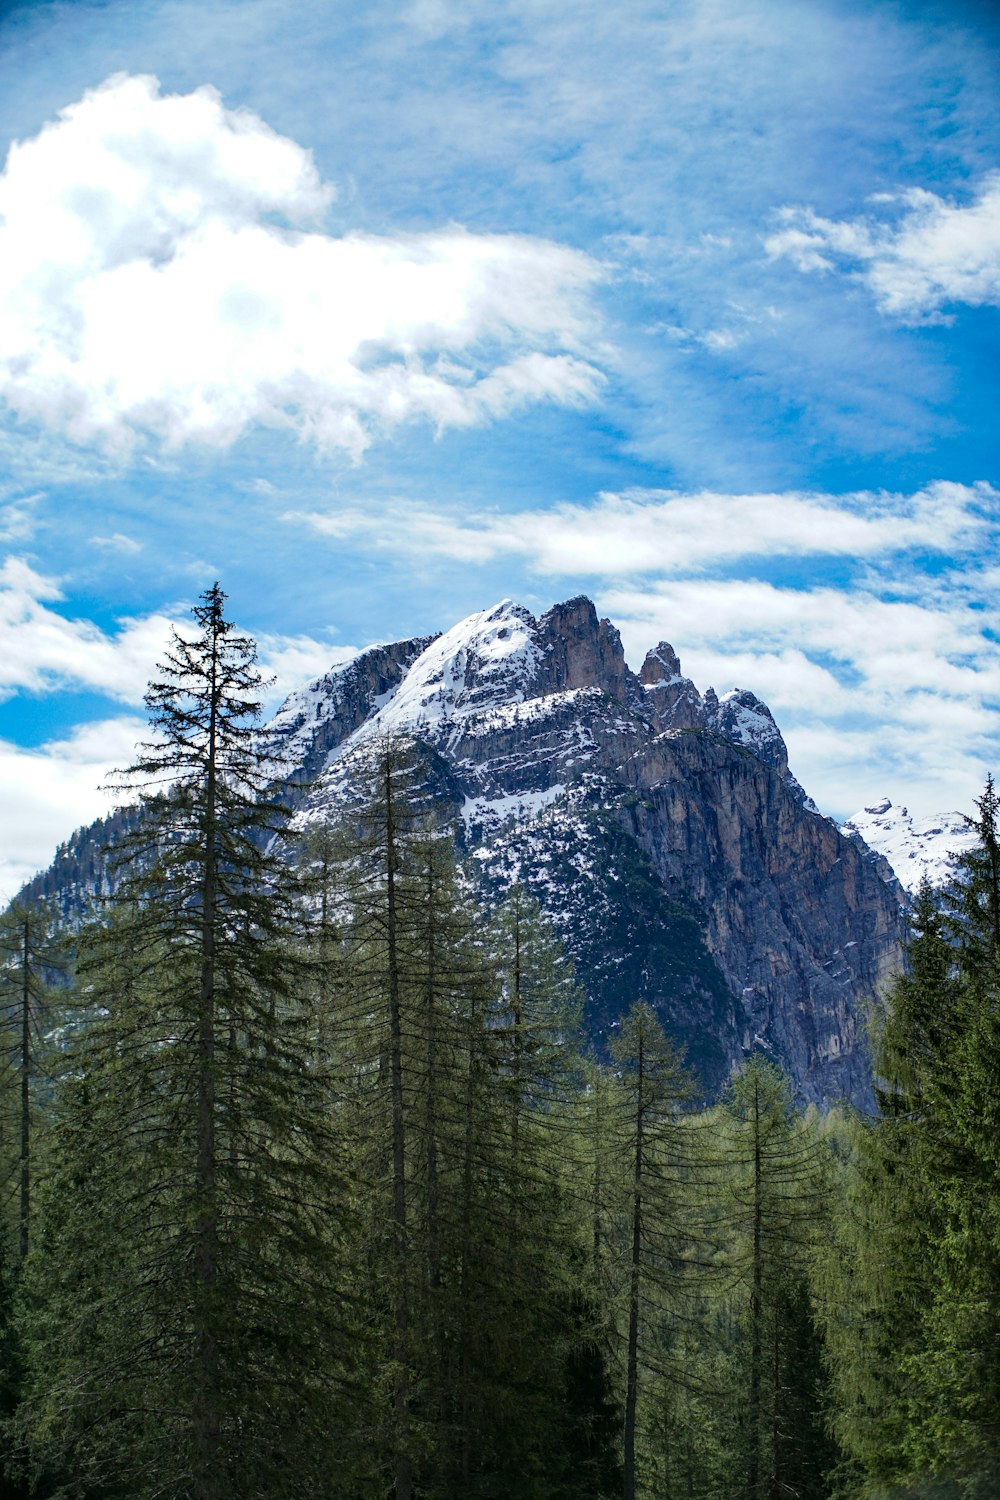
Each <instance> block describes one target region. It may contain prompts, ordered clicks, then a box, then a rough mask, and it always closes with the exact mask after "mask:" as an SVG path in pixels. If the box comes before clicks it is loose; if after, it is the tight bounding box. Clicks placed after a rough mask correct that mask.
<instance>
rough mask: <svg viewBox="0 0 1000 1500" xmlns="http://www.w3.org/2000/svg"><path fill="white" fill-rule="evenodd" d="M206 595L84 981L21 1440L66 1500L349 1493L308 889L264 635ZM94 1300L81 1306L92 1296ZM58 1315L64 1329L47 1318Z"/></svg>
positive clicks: (156, 723) (174, 672) (154, 714)
mask: <svg viewBox="0 0 1000 1500" xmlns="http://www.w3.org/2000/svg"><path fill="white" fill-rule="evenodd" d="M224 600H225V596H224V595H223V593H222V591H221V590H220V589H219V587H218V586H217V585H216V586H215V587H213V588H212V589H210V590H209V591H208V592H207V593H206V594H205V595H203V596H202V601H201V603H200V605H199V606H198V607H197V608H196V609H195V611H194V614H195V621H196V624H197V627H198V632H197V634H196V636H195V637H194V638H193V639H189V638H186V637H182V636H180V635H177V634H176V633H175V636H174V639H173V643H172V646H171V648H170V650H169V651H168V653H167V656H166V658H165V660H164V662H163V664H162V665H161V668H160V675H159V677H158V678H157V680H155V681H154V682H153V684H152V685H151V687H150V689H149V692H148V694H147V698H146V701H147V705H148V707H149V709H150V714H151V719H152V724H153V727H154V729H155V730H156V732H157V734H156V738H155V739H152V740H150V741H149V742H148V743H147V744H145V745H144V746H143V747H142V748H141V753H140V755H139V758H138V760H137V762H136V764H135V765H134V766H133V767H132V768H131V770H130V771H129V772H128V773H126V780H127V781H128V783H129V784H131V785H134V786H137V787H138V790H139V792H140V795H141V798H142V816H141V817H140V818H139V819H138V820H137V825H136V832H135V834H134V836H133V838H132V839H131V841H130V843H129V846H128V849H127V866H126V867H125V868H124V869H123V872H122V880H121V884H120V889H119V893H118V896H117V898H116V899H115V902H114V904H113V908H112V911H111V913H110V914H109V918H108V920H107V921H106V922H105V923H104V924H103V926H102V927H101V928H100V929H99V930H97V931H96V932H94V933H93V934H92V936H91V937H90V938H89V940H88V952H87V954H86V956H85V959H84V960H83V961H82V962H81V966H80V967H81V977H82V979H83V980H84V983H85V985H87V986H88V987H89V999H90V1002H91V1020H90V1024H89V1025H88V1026H87V1027H86V1028H85V1029H84V1032H83V1036H82V1039H81V1041H80V1043H79V1047H78V1049H77V1050H76V1052H75V1053H74V1055H73V1056H72V1058H71V1059H70V1066H69V1069H68V1075H67V1082H66V1085H65V1088H64V1091H63V1098H62V1103H61V1106H60V1114H59V1123H58V1126H57V1131H56V1143H55V1151H54V1164H53V1181H54V1182H58V1183H59V1184H60V1188H61V1191H60V1193H59V1195H58V1197H57V1196H56V1195H55V1194H54V1193H53V1192H52V1191H50V1192H49V1194H48V1203H49V1209H50V1213H49V1218H48V1221H47V1223H46V1224H45V1226H44V1231H43V1240H42V1244H41V1247H40V1250H39V1253H38V1255H37V1257H36V1256H35V1255H34V1253H33V1255H32V1257H31V1260H32V1261H34V1262H35V1264H34V1265H33V1267H32V1271H31V1291H32V1294H33V1298H34V1305H35V1307H36V1309H38V1312H37V1316H36V1321H35V1326H34V1331H33V1349H32V1366H33V1367H32V1390H33V1395H32V1399H31V1401H30V1402H29V1404H28V1410H27V1412H26V1416H25V1426H26V1429H27V1432H28V1438H29V1443H30V1445H31V1447H32V1450H33V1452H34V1454H35V1459H36V1462H37V1463H47V1464H49V1465H50V1466H52V1467H54V1468H56V1469H59V1468H61V1469H63V1470H68V1471H70V1472H72V1473H73V1475H74V1479H73V1482H72V1485H71V1486H70V1488H69V1490H68V1492H69V1493H74V1494H75V1493H78V1492H80V1493H82V1492H84V1491H85V1490H86V1489H87V1487H88V1486H96V1487H97V1488H99V1489H100V1492H101V1493H102V1494H108V1495H122V1496H124V1495H129V1496H135V1497H145V1496H150V1497H152V1496H153V1495H155V1496H157V1497H170V1496H176V1497H178V1500H179V1497H181V1496H185V1497H193V1500H228V1497H236V1496H239V1497H243V1500H245V1497H252V1496H261V1497H263V1496H265V1495H266V1496H279V1495H297V1494H311V1493H315V1491H316V1487H317V1486H319V1487H320V1488H322V1489H323V1491H324V1493H336V1492H337V1489H338V1485H339V1484H340V1483H341V1482H342V1481H343V1476H342V1475H341V1473H340V1472H339V1470H338V1454H337V1444H336V1430H337V1427H338V1426H340V1425H342V1424H343V1422H344V1421H345V1420H346V1418H345V1413H344V1407H343V1405H342V1404H341V1400H340V1393H341V1382H342V1379H343V1375H344V1369H345V1364H346V1360H347V1351H346V1324H347V1321H348V1319H347V1316H346V1314H345V1312H344V1309H343V1305H342V1298H341V1289H340V1287H339V1286H338V1282H337V1276H336V1273H335V1262H334V1259H333V1256H334V1253H335V1242H336V1237H337V1222H338V1195H339V1192H340V1184H339V1183H338V1182H337V1181H336V1180H334V1178H333V1175H332V1173H331V1170H330V1166H329V1163H330V1161H331V1160H335V1159H336V1158H335V1153H333V1152H332V1151H331V1150H329V1149H328V1148H329V1138H330V1130H329V1119H328V1109H327V1103H328V1101H327V1097H326V1093H325V1090H324V1089H322V1088H321V1087H319V1086H318V1085H317V1080H316V1076H315V1073H314V1072H313V1071H312V1070H310V1068H309V1067H308V1061H309V1059H308V1043H309V1030H308V1013H307V1006H306V1005H305V1003H304V1001H303V998H302V995H301V986H300V979H301V976H300V973H299V969H298V966H297V964H296V961H295V957H294V953H293V949H292V946H291V943H290V941H289V940H290V938H291V936H292V935H293V933H294V931H295V930H296V927H297V924H298V905H297V896H296V892H295V889H294V886H293V884H292V883H291V880H290V877H289V874H288V871H287V866H286V865H285V864H284V863H283V862H282V861H281V859H280V858H279V857H278V853H277V849H276V846H275V841H276V840H277V839H279V838H280V837H281V834H282V830H283V823H284V816H283V814H282V811H281V808H280V805H279V804H278V802H277V800H276V798H275V797H274V795H273V792H272V790H271V787H270V785H269V782H268V772H267V767H266V766H263V767H262V765H261V763H260V759H259V750H258V744H257V741H256V739H255V737H254V724H255V721H256V719H257V717H258V715H259V702H258V693H259V689H260V685H261V679H260V676H259V673H258V672H257V669H256V654H255V648H254V645H253V642H252V641H250V640H249V639H248V638H247V637H245V636H241V635H239V634H237V633H236V632H235V631H234V630H233V627H232V626H231V624H230V623H229V622H228V621H227V620H226V619H225V616H224ZM81 1288H85V1289H86V1292H85V1294H84V1295H82V1296H81V1295H79V1291H80V1289H81ZM56 1314H58V1319H59V1322H58V1326H56V1324H55V1323H54V1321H53V1319H54V1315H56Z"/></svg>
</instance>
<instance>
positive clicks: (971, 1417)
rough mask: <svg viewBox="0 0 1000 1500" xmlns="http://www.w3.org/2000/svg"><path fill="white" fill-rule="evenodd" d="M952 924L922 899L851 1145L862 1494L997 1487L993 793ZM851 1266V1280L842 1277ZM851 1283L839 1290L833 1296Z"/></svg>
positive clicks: (835, 1324) (998, 983) (838, 1233)
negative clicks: (876, 1080)
mask: <svg viewBox="0 0 1000 1500" xmlns="http://www.w3.org/2000/svg"><path fill="white" fill-rule="evenodd" d="M977 810H978V817H976V818H974V819H970V823H971V825H972V826H973V827H974V828H975V830H976V832H977V834H978V839H979V842H978V845H977V847H976V848H974V849H973V850H972V851H971V852H969V853H967V854H965V855H963V856H962V858H961V859H960V861H959V866H960V868H959V879H958V882H957V884H956V886H955V887H954V888H953V890H952V891H951V892H950V893H948V896H947V899H946V902H945V906H944V910H943V911H942V910H941V909H940V908H939V905H938V903H937V901H936V899H935V897H934V894H933V893H932V892H931V891H930V889H929V888H926V887H925V888H924V889H923V890H922V891H921V892H920V894H919V896H918V898H917V901H916V904H915V910H914V917H913V924H912V939H911V944H910V954H909V958H910V962H909V968H908V972H907V973H906V974H904V975H902V976H901V977H900V978H899V979H897V981H896V983H895V984H894V985H893V987H892V989H891V990H890V993H889V995H888V996H887V1002H886V1010H885V1014H884V1016H883V1017H882V1018H880V1020H879V1023H878V1025H877V1026H876V1027H875V1029H874V1055H875V1062H876V1068H877V1071H878V1073H879V1074H880V1075H881V1084H880V1087H879V1091H878V1097H879V1103H880V1106H881V1116H880V1118H879V1119H877V1120H876V1121H873V1122H871V1123H869V1124H868V1125H866V1126H858V1127H856V1128H855V1130H854V1140H853V1163H852V1172H851V1176H850V1178H849V1181H848V1187H847V1193H846V1196H845V1200H844V1206H843V1209H842V1210H841V1212H840V1213H839V1214H838V1216H837V1223H836V1226H835V1252H834V1256H833V1257H831V1268H833V1269H832V1273H831V1274H830V1284H831V1286H833V1287H835V1290H836V1293H837V1295H836V1298H835V1301H834V1304H833V1308H832V1310H831V1312H830V1314H829V1316H828V1320H827V1327H828V1341H829V1349H830V1363H831V1369H832V1373H833V1379H834V1385H835V1390H836V1394H837V1407H836V1413H835V1418H834V1420H835V1424H836V1428H837V1431H838V1433H839V1434H840V1436H841V1439H842V1441H843V1443H844V1445H845V1447H846V1449H847V1451H848V1452H849V1453H850V1455H851V1456H852V1458H853V1460H854V1462H855V1464H856V1465H857V1468H858V1471H859V1477H858V1490H859V1492H864V1493H870V1494H872V1495H875V1494H879V1493H882V1492H883V1491H884V1492H885V1493H895V1492H896V1491H897V1489H898V1492H899V1493H900V1494H906V1495H909V1494H913V1495H941V1496H947V1497H951V1496H955V1497H962V1500H972V1497H976V1500H979V1497H982V1500H986V1497H989V1496H992V1495H995V1494H996V1493H997V1487H998V1485H1000V1150H998V1146H997V1142H998V1139H1000V845H998V837H997V834H998V830H997V813H998V800H997V796H996V793H995V791H994V788H993V783H992V781H988V782H987V785H986V788H985V791H984V793H983V795H982V797H981V798H979V800H978V802H977ZM838 1257H839V1258H840V1266H839V1269H838V1268H836V1262H837V1258H838ZM838 1282H839V1285H837V1283H838Z"/></svg>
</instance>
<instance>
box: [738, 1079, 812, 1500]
mask: <svg viewBox="0 0 1000 1500" xmlns="http://www.w3.org/2000/svg"><path fill="white" fill-rule="evenodd" d="M724 1112H725V1137H724V1140H725V1167H726V1174H725V1191H726V1195H727V1198H728V1200H729V1206H728V1211H727V1213H726V1216H725V1217H726V1220H728V1231H729V1236H730V1243H729V1248H728V1251H727V1254H726V1264H727V1270H728V1274H729V1277H730V1281H731V1285H732V1286H733V1287H734V1289H736V1290H737V1295H738V1302H739V1304H740V1305H742V1306H743V1307H745V1309H746V1311H745V1316H744V1318H743V1319H741V1322H742V1323H743V1339H744V1348H745V1365H744V1368H745V1382H744V1386H743V1391H742V1393H741V1394H742V1400H741V1403H740V1404H741V1406H742V1408H743V1412H744V1419H743V1422H742V1423H741V1427H742V1439H743V1442H742V1455H741V1458H740V1465H739V1469H738V1470H737V1476H736V1484H735V1485H734V1492H735V1493H736V1494H739V1495H741V1496H745V1497H746V1500H764V1497H765V1496H766V1497H768V1500H777V1497H778V1496H780V1495H782V1494H783V1493H785V1491H786V1487H787V1485H788V1482H789V1479H790V1477H791V1475H792V1474H795V1475H796V1490H795V1492H796V1493H799V1494H801V1495H802V1496H803V1497H807V1496H808V1497H813V1496H817V1497H818V1496H820V1495H822V1493H823V1483H824V1477H825V1475H824V1469H825V1466H826V1464H827V1463H828V1462H829V1459H830V1454H829V1451H828V1449H827V1448H826V1446H825V1444H824V1443H823V1442H822V1440H821V1435H822V1421H823V1417H822V1412H821V1410H820V1406H821V1402H820V1399H819V1396H818V1394H817V1398H816V1401H815V1404H812V1403H805V1404H803V1403H802V1402H801V1399H800V1398H801V1395H802V1392H801V1389H800V1384H801V1372H800V1371H798V1370H797V1368H796V1367H797V1366H798V1365H800V1364H801V1363H802V1361H803V1348H805V1349H806V1350H807V1351H813V1353H807V1354H806V1356H805V1358H806V1361H807V1362H808V1360H809V1359H810V1358H813V1357H814V1355H815V1359H818V1349H819V1340H818V1335H817V1333H816V1329H815V1326H814V1322H813V1314H812V1309H811V1306H810V1303H809V1300H808V1284H809V1272H810V1268H811V1262H812V1254H813V1246H814V1244H815V1240H816V1237H817V1235H818V1231H819V1226H820V1223H821V1219H822V1214H823V1210H824V1206H825V1203H826V1198H827V1190H828V1178H827V1173H826V1147H825V1145H824V1143H823V1141H822V1139H821V1138H820V1137H819V1136H818V1133H817V1131H816V1130H815V1128H814V1127H813V1126H811V1125H810V1123H809V1122H808V1121H807V1120H805V1119H803V1118H802V1117H801V1116H799V1115H797V1114H796V1112H795V1110H794V1108H793V1104H792V1097H791V1089H790V1086H789V1083H788V1079H787V1078H786V1077H785V1075H784V1074H783V1073H782V1072H781V1070H780V1069H779V1068H778V1067H776V1066H775V1064H773V1063H771V1062H769V1061H768V1060H767V1059H766V1058H764V1057H763V1056H762V1055H761V1054H760V1053H754V1054H752V1055H751V1057H750V1058H749V1059H748V1061H747V1063H746V1066H745V1067H744V1069H743V1071H742V1072H741V1073H739V1074H738V1075H737V1076H736V1078H734V1080H733V1081H732V1083H731V1085H730V1087H729V1089H728V1091H727V1094H726V1096H725V1099H724ZM724 1222H725V1221H724ZM814 1362H815V1360H814ZM740 1469H741V1470H742V1473H740ZM737 1486H738V1487H737Z"/></svg>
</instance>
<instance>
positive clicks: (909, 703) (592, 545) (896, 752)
mask: <svg viewBox="0 0 1000 1500" xmlns="http://www.w3.org/2000/svg"><path fill="white" fill-rule="evenodd" d="M998 501H1000V494H998V492H997V491H996V490H994V489H993V488H992V487H991V486H990V485H987V484H979V485H961V484H953V483H950V482H944V481H941V482H937V483H934V484H930V485H928V486H927V487H926V488H924V489H922V490H920V491H918V492H916V493H915V494H912V495H898V494H884V493H856V494H850V495H840V496H835V495H825V494H815V493H808V492H785V493H781V494H757V495H733V494H719V493H715V492H711V491H703V492H700V493H694V494H681V493H671V492H666V491H649V490H646V491H640V490H633V491H629V492H627V493H625V494H621V495H611V494H606V495H601V496H599V497H598V499H597V500H595V501H594V502H593V503H592V504H590V505H564V506H557V507H555V508H553V509H551V510H530V511H521V512H517V513H513V514H505V515H493V516H487V517H485V518H483V517H481V518H478V519H473V520H470V519H468V518H467V517H466V516H457V515H453V514H451V513H448V512H445V511H443V510H434V509H431V508H428V507H423V508H420V507H413V506H409V505H406V504H405V503H403V502H397V503H395V504H394V505H393V506H391V507H389V508H387V509H383V510H379V511H376V512H374V513H372V512H368V513H366V512H363V511H362V510H360V509H359V508H348V509H346V510H341V511H337V512H330V513H328V514H322V513H316V512H313V513H289V515H288V517H287V519H288V520H290V521H293V520H294V521H298V522H305V523H306V524H309V525H310V526H311V527H312V528H313V529H315V530H316V531H317V532H318V533H320V534H326V535H329V536H331V537H333V538H337V539H341V540H349V539H351V538H356V539H358V540H360V541H361V542H362V543H363V544H364V545H366V546H369V547H372V548H375V549H378V550H382V551H393V552H395V553H398V554H403V555H404V556H408V555H413V556H414V557H421V556H423V557H426V556H427V555H431V556H437V557H443V558H448V559H450V560H452V561H454V562H457V563H460V564H481V565H487V564H489V563H492V562H497V561H499V562H502V563H508V564H509V563H510V561H511V560H515V561H518V562H520V563H521V564H523V565H524V566H526V568H527V569H528V570H529V571H531V572H535V573H539V574H543V575H550V576H554V577H555V576H562V577H565V578H567V579H573V580H574V584H575V583H576V581H577V580H579V581H580V582H583V581H584V580H586V579H590V580H591V581H592V582H591V587H592V588H593V589H594V591H595V593H596V597H597V600H598V603H599V606H600V608H601V609H602V610H603V611H604V612H606V613H607V614H608V615H609V616H610V617H611V619H612V620H613V621H614V622H615V623H616V624H617V625H618V626H619V627H620V629H621V631H622V635H623V638H624V641H625V645H626V649H627V651H628V653H629V658H630V660H631V661H632V662H633V664H634V665H636V666H638V664H639V662H641V660H642V657H643V655H644V654H645V652H646V650H647V649H648V648H649V647H650V646H652V645H653V644H655V642H656V641H658V640H660V639H665V640H669V641H671V643H672V644H673V645H674V646H675V647H676V648H677V649H678V650H679V651H680V653H681V656H682V659H683V661H684V667H685V670H686V671H688V672H689V673H690V674H691V676H692V677H694V679H695V681H696V682H697V683H698V684H699V685H700V686H701V687H702V688H704V687H707V686H708V685H709V684H713V685H714V686H715V687H716V688H717V689H718V690H719V691H724V690H726V689H728V688H730V687H733V686H741V687H749V688H751V689H752V690H753V691H755V692H757V693H759V694H760V695H761V696H762V697H764V698H765V699H766V700H767V701H768V702H769V703H770V705H771V707H772V708H773V710H774V712H775V713H776V715H777V717H778V720H779V722H780V724H781V726H782V729H783V731H785V732H786V735H787V738H788V741H789V745H790V748H791V752H792V756H793V761H794V764H795V769H796V772H797V774H799V775H800V777H801V779H802V781H803V783H804V784H805V786H806V787H807V788H808V789H809V791H810V792H811V793H812V794H813V795H814V796H815V797H816V798H817V799H818V800H819V801H820V803H821V805H824V806H827V807H829V808H831V809H833V810H834V811H837V812H839V813H842V814H844V815H846V814H847V813H849V812H851V811H853V809H854V807H855V806H860V805H862V803H863V802H864V800H865V799H866V798H867V799H868V800H869V801H870V800H871V798H872V796H874V795H877V794H879V793H880V792H881V791H882V790H888V791H889V792H890V793H891V794H894V795H895V796H897V797H898V796H899V795H901V794H900V791H899V788H900V787H902V788H903V789H904V791H905V797H906V799H907V801H908V803H909V804H910V805H911V806H912V807H914V808H916V809H919V808H921V807H922V808H923V810H924V811H926V812H928V813H931V812H935V811H938V810H940V809H941V808H944V807H950V806H954V805H955V803H956V800H958V801H959V802H962V803H966V804H970V803H971V798H972V796H973V795H975V793H976V792H977V790H978V789H979V786H980V785H981V782H982V777H983V775H984V774H985V771H986V770H987V769H988V768H989V764H990V757H991V756H993V757H995V756H996V754H997V740H998V730H1000V645H998V644H997V642H996V641H995V640H994V639H993V638H992V636H991V634H990V631H991V627H992V625H993V622H994V621H995V619H996V610H997V606H998V604H1000V570H998V569H995V568H994V569H991V568H989V567H988V566H987V567H981V566H979V560H980V559H984V558H990V557H991V556H992V555H993V554H994V552H995V551H996V547H997V542H998V535H1000V525H998V517H1000V505H998ZM928 555H930V556H932V557H934V558H936V563H935V564H934V565H931V566H929V565H928V562H927V558H928ZM805 557H808V558H809V559H810V563H809V567H808V574H809V576H810V577H811V578H812V579H813V580H814V581H813V583H812V586H810V587H805V586H799V587H787V586H784V585H783V584H779V583H778V582H776V581H769V580H768V579H767V578H762V577H759V576H757V577H753V576H746V575H747V574H748V572H750V570H753V571H754V572H756V573H758V574H759V573H761V572H764V571H765V570H766V569H767V568H768V567H771V568H773V569H774V570H775V571H776V572H777V574H778V576H779V577H780V576H781V574H782V572H784V571H785V570H784V568H783V566H782V559H799V558H805ZM957 558H961V559H962V562H963V564H964V567H963V568H962V569H959V568H958V567H957V566H956V565H955V563H954V560H955V559H957ZM796 571H797V572H801V564H798V565H797V567H796ZM720 574H722V575H723V576H719V575H720ZM734 574H735V575H738V576H732V575H734ZM830 574H833V575H834V576H835V577H836V579H837V582H836V583H833V582H827V583H823V582H821V581H819V580H822V579H823V577H824V575H827V576H828V575H830ZM726 575H730V576H726ZM998 769H1000V768H998ZM890 773H891V780H892V783H893V784H892V785H888V784H887V781H886V777H887V775H889V774H890Z"/></svg>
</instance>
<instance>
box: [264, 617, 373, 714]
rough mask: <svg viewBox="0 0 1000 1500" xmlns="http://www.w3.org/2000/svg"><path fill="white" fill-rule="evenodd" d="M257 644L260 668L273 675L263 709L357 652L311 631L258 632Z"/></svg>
mask: <svg viewBox="0 0 1000 1500" xmlns="http://www.w3.org/2000/svg"><path fill="white" fill-rule="evenodd" d="M257 645H258V647H259V651H260V667H261V671H262V672H263V673H264V675H265V676H266V677H271V676H273V677H274V679H275V681H274V684H273V686H272V687H270V688H269V689H268V693H267V698H266V702H265V711H269V710H273V709H275V708H277V706H278V704H279V703H280V702H281V700H282V699H283V698H286V697H287V696H288V694H289V693H291V692H293V691H294V690H295V689H296V688H300V687H304V686H305V684H306V683H307V682H313V681H315V679H316V678H317V677H323V676H324V675H325V674H326V673H327V672H329V670H330V668H331V667H336V666H340V665H341V664H342V663H343V662H347V661H351V660H353V658H354V657H355V656H357V654H358V648H357V647H356V646H332V645H330V644H328V643H327V642H326V641H317V640H316V639H314V637H313V636H311V635H261V636H260V637H259V638H258V641H257Z"/></svg>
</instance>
